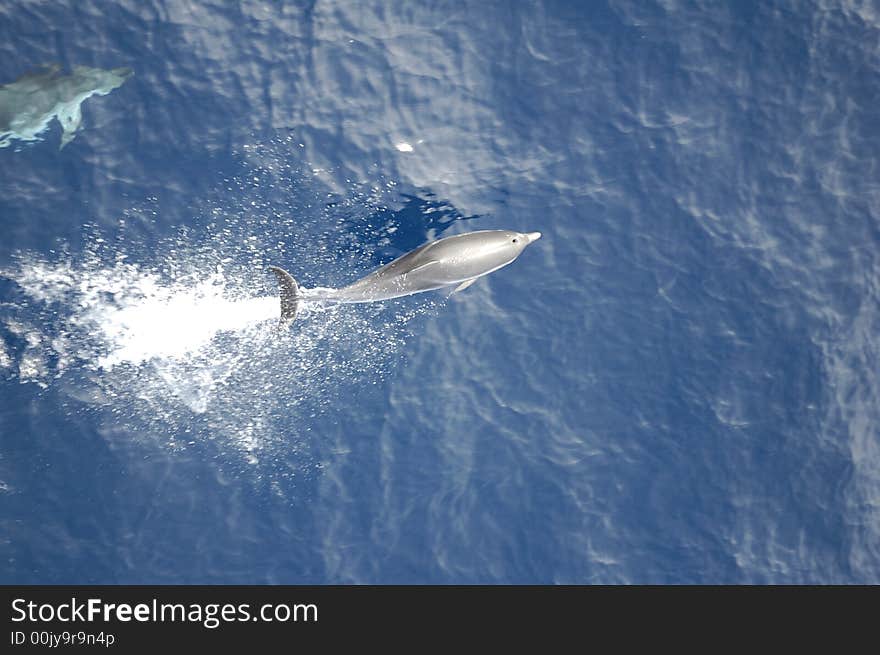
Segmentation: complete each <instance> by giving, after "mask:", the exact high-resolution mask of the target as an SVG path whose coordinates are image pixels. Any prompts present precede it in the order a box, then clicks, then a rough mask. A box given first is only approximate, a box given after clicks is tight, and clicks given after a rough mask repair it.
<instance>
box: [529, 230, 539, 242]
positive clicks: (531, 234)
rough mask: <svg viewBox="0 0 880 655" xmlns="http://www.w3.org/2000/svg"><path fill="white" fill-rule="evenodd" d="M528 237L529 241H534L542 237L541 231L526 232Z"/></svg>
mask: <svg viewBox="0 0 880 655" xmlns="http://www.w3.org/2000/svg"><path fill="white" fill-rule="evenodd" d="M526 237H527V238H528V240H529V243H531V242H532V241H537V240H538V239H540V238H541V233H540V232H526Z"/></svg>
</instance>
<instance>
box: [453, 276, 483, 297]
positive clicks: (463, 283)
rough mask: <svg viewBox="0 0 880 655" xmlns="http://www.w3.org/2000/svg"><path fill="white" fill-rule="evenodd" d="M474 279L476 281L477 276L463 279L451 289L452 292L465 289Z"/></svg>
mask: <svg viewBox="0 0 880 655" xmlns="http://www.w3.org/2000/svg"><path fill="white" fill-rule="evenodd" d="M476 281H477V278H475V277H472V278H471V279H470V280H465V281H464V282H462V283H461V284H459V285H458V286H457V287H455V289H453V291H452V293H458V292H459V291H464V290H465V289H467V288H468V287H469V286H471V285H472V284H473V283H474V282H476ZM449 295H452V294H449Z"/></svg>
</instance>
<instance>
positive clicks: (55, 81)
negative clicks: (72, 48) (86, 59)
mask: <svg viewBox="0 0 880 655" xmlns="http://www.w3.org/2000/svg"><path fill="white" fill-rule="evenodd" d="M131 75H132V71H131V69H130V68H113V69H110V70H104V69H102V68H89V67H88V66H75V67H74V68H73V71H72V72H71V73H70V74H69V75H62V74H61V67H60V66H58V65H57V64H55V65H51V66H45V67H43V68H42V69H39V70H38V71H35V72H33V73H28V74H27V75H25V76H24V77H21V78H20V79H18V80H16V81H15V82H11V83H10V84H6V85H5V86H0V148H6V147H8V146H9V145H11V144H12V141H13V139H20V140H22V141H36V140H38V139H39V138H40V134H42V132H44V131H45V130H46V129H47V128H48V127H49V123H50V122H51V121H52V119H53V118H57V119H58V121H59V122H60V123H61V128H62V134H61V146H60V147H61V148H63V147H64V146H66V145H67V144H68V143H70V141H72V140H73V137H75V136H76V133H77V131H78V130H79V128H80V125H81V124H82V109H81V105H82V103H83V102H85V101H86V100H87V99H88V98H90V97H92V96H94V95H99V96H105V95H107V94H108V93H110V92H111V91H113V90H114V89H117V88H119V87H120V86H122V85H123V84H124V83H125V81H126V80H127V79H128V78H129V77H131Z"/></svg>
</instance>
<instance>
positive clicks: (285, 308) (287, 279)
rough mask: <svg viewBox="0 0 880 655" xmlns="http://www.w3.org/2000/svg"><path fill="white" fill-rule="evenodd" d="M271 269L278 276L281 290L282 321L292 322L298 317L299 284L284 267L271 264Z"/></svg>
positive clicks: (285, 322)
mask: <svg viewBox="0 0 880 655" xmlns="http://www.w3.org/2000/svg"><path fill="white" fill-rule="evenodd" d="M269 270H270V271H272V272H273V273H274V274H275V277H276V278H278V287H279V288H280V290H281V323H282V324H288V323H291V322H292V321H293V319H294V318H296V310H297V309H299V300H300V293H299V285H298V284H297V283H296V280H294V279H293V277H292V276H291V275H290V273H288V272H287V271H285V270H284V269H283V268H280V267H278V266H270V267H269Z"/></svg>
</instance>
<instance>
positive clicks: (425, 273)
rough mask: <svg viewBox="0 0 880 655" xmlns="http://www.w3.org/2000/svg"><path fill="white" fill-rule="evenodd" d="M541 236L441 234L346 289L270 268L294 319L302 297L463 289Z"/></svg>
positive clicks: (379, 296)
mask: <svg viewBox="0 0 880 655" xmlns="http://www.w3.org/2000/svg"><path fill="white" fill-rule="evenodd" d="M540 238H541V233H540V232H513V231H511V230H481V231H479V232H468V233H467V234H459V235H457V236H452V237H446V238H443V239H438V240H436V241H431V242H430V243H426V244H425V245H423V246H420V247H418V248H416V249H415V250H413V251H411V252H408V253H406V254H405V255H403V256H401V257H398V258H397V259H395V260H394V261H393V262H391V263H390V264H386V265H385V266H383V267H382V268H379V269H377V270H375V271H373V272H372V273H370V274H369V275H367V276H365V277H362V278H361V279H360V280H357V281H356V282H353V283H352V284H349V285H348V286H347V287H342V288H341V289H329V288H316V289H304V288H302V287H300V286H299V285H298V284H297V283H296V280H294V279H293V277H292V276H291V275H290V273H288V272H287V271H285V270H284V269H283V268H280V267H278V266H270V267H269V270H271V271H272V272H273V273H275V277H277V278H278V285H279V286H280V288H281V321H282V323H284V324H288V323H290V322H291V321H293V319H294V318H295V317H296V312H297V310H298V309H299V305H300V303H301V302H309V301H329V302H340V303H351V302H374V301H377V300H388V299H389V298H399V297H401V296H409V295H411V294H414V293H421V292H422V291H432V290H434V289H441V288H443V287H450V286H452V285H457V286H456V288H455V291H462V290H463V289H467V288H468V287H469V286H470V285H472V284H473V283H474V282H475V281H476V280H477V278H479V277H482V276H484V275H488V274H489V273H491V272H492V271H497V270H498V269H499V268H501V267H503V266H507V265H508V264H510V263H511V262H512V261H513V260H514V259H516V258H517V257H519V255H520V253H522V251H523V250H524V249H525V247H526V246H527V245H529V244H530V243H532V242H533V241H537V240H538V239H540ZM455 291H453V293H455Z"/></svg>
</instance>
